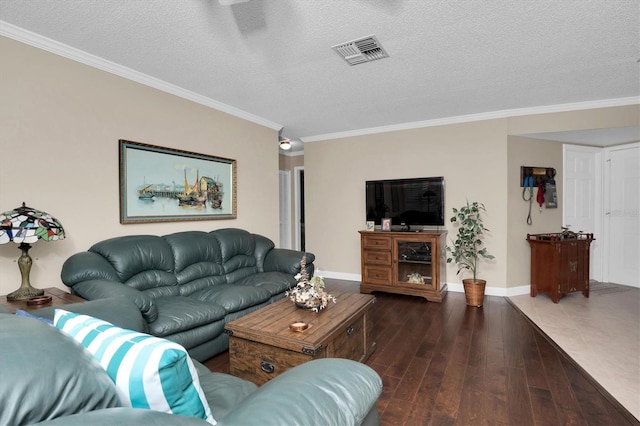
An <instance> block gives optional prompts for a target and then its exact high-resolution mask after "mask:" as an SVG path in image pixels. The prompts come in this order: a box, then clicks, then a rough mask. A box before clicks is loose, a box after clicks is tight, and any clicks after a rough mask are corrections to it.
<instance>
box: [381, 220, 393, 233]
mask: <svg viewBox="0 0 640 426" xmlns="http://www.w3.org/2000/svg"><path fill="white" fill-rule="evenodd" d="M381 228H382V230H383V231H391V218H390V217H385V218H382V222H381Z"/></svg>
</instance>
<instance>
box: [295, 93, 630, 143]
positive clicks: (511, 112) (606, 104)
mask: <svg viewBox="0 0 640 426" xmlns="http://www.w3.org/2000/svg"><path fill="white" fill-rule="evenodd" d="M638 104H640V96H632V97H628V98H616V99H604V100H599V101H588V102H576V103H571V104H558V105H547V106H540V107H531V108H518V109H506V110H502V111H492V112H483V113H479V114H468V115H459V116H455V117H445V118H436V119H434V120H425V121H414V122H411V123H403V124H394V125H391V126H380V127H371V128H368V129H358V130H349V131H346V132H337V133H327V134H324V135H316V136H306V137H302V138H300V140H301V141H302V142H304V143H309V142H317V141H324V140H329V139H341V138H348V137H353V136H363V135H371V134H375V133H385V132H395V131H399V130H411V129H419V128H422V127H435V126H444V125H448V124H460V123H470V122H473V121H483V120H493V119H498V118H509V117H518V116H523V115H538V114H548V113H556V112H568V111H578V110H586V109H596V108H610V107H617V106H626V105H638Z"/></svg>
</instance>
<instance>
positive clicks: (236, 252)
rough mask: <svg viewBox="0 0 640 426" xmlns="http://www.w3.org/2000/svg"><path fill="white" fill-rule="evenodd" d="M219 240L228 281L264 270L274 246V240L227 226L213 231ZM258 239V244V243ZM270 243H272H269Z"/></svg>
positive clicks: (237, 279) (231, 281)
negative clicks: (267, 254) (264, 263)
mask: <svg viewBox="0 0 640 426" xmlns="http://www.w3.org/2000/svg"><path fill="white" fill-rule="evenodd" d="M211 235H212V236H213V237H214V238H215V239H216V240H217V241H218V244H219V245H220V252H221V254H222V266H223V268H224V273H225V276H226V281H227V283H233V282H235V281H239V280H241V279H243V278H246V277H248V276H249V275H253V274H255V273H258V272H262V271H263V270H264V268H263V262H264V258H265V256H266V253H267V252H268V251H269V250H271V249H272V248H273V247H274V244H273V242H271V241H270V240H268V239H267V238H265V237H260V238H259V239H257V238H256V237H259V236H257V235H254V234H251V233H250V232H247V231H245V230H243V229H237V228H225V229H218V230H215V231H212V232H211ZM256 241H258V244H256ZM269 243H270V244H269Z"/></svg>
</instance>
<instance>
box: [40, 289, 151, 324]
mask: <svg viewBox="0 0 640 426" xmlns="http://www.w3.org/2000/svg"><path fill="white" fill-rule="evenodd" d="M56 309H64V310H65V311H69V312H75V313H77V314H83V315H90V316H92V317H95V318H100V319H101V320H104V321H107V322H110V323H111V324H113V325H115V326H117V327H121V328H126V329H127V330H134V331H138V332H141V333H148V332H149V326H148V324H147V322H146V321H145V320H144V318H143V317H142V314H141V313H140V309H139V308H138V307H137V306H136V304H135V303H133V302H132V301H131V300H130V299H128V298H126V297H124V296H120V297H109V298H106V299H97V300H90V301H88V302H80V303H70V304H68V305H64V306H49V307H47V308H41V309H35V310H33V311H31V314H33V315H36V316H39V317H42V318H47V319H50V320H53V316H54V314H55V310H56Z"/></svg>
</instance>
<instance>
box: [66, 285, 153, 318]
mask: <svg viewBox="0 0 640 426" xmlns="http://www.w3.org/2000/svg"><path fill="white" fill-rule="evenodd" d="M73 293H74V294H77V295H78V296H80V297H82V298H83V299H87V300H96V299H106V298H111V297H119V296H124V297H126V298H127V299H129V300H131V301H132V302H133V303H135V305H136V306H137V307H138V309H139V310H140V313H141V314H142V316H143V317H144V319H145V320H146V321H147V323H151V322H154V321H155V320H156V319H158V308H157V306H156V304H155V303H154V302H153V299H152V298H151V297H149V296H147V295H146V294H144V293H142V292H141V291H139V290H136V289H135V288H132V287H129V286H127V285H125V284H121V283H117V282H113V281H103V280H89V281H83V282H79V283H76V284H75V285H74V286H73Z"/></svg>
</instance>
